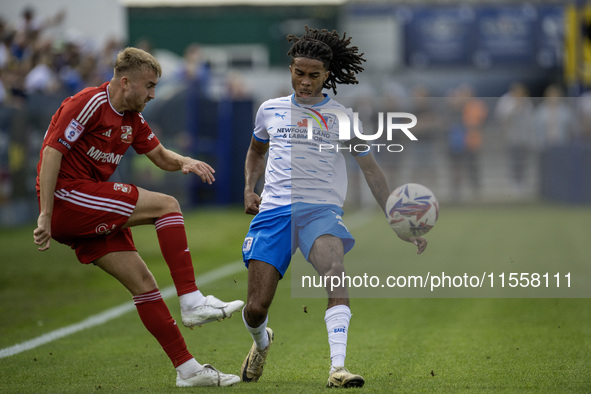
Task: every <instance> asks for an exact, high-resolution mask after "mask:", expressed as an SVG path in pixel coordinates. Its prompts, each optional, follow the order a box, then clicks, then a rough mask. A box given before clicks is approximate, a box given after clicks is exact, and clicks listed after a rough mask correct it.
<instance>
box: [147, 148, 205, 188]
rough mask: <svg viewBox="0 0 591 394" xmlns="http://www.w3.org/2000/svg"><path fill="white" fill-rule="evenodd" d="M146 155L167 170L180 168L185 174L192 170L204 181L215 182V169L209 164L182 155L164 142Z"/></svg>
mask: <svg viewBox="0 0 591 394" xmlns="http://www.w3.org/2000/svg"><path fill="white" fill-rule="evenodd" d="M146 156H148V158H149V159H150V160H151V161H152V162H153V163H154V164H156V166H157V167H159V168H161V169H163V170H165V171H179V170H180V171H182V172H183V174H188V173H190V172H192V173H194V174H197V175H199V177H200V178H201V180H202V181H203V182H207V183H208V184H210V185H211V184H212V183H213V182H215V177H214V176H213V174H214V173H215V170H214V169H213V168H212V167H211V166H210V165H209V164H207V163H205V162H203V161H200V160H195V159H193V158H191V157H188V156H181V155H179V154H178V153H176V152H173V151H171V150H170V149H166V148H165V147H164V146H163V145H162V144H159V145H158V146H157V147H156V148H154V149H152V150H151V151H150V152H148V153H146Z"/></svg>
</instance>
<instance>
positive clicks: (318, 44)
mask: <svg viewBox="0 0 591 394" xmlns="http://www.w3.org/2000/svg"><path fill="white" fill-rule="evenodd" d="M305 28H306V32H305V33H304V35H303V36H301V37H298V36H296V35H294V34H290V35H288V36H287V41H289V42H292V41H293V45H292V46H291V48H290V50H289V51H288V52H287V55H288V56H291V63H292V64H293V61H294V59H295V58H298V57H305V58H308V59H316V60H320V61H321V62H322V63H323V64H324V68H325V69H326V70H328V71H330V74H329V76H328V78H327V79H326V81H325V82H324V86H323V87H324V88H326V89H332V90H333V92H334V93H335V94H336V93H337V84H342V83H343V84H357V83H359V81H357V78H355V74H358V73H360V72H361V71H363V67H361V63H362V62H364V61H365V59H364V58H363V57H362V56H363V53H361V54H359V53H358V50H359V48H357V47H356V46H350V44H351V37H347V33H343V37H341V36H340V35H339V33H337V31H336V30H333V31H328V30H327V29H322V30H320V29H313V28H309V27H308V26H305Z"/></svg>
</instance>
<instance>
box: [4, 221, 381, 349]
mask: <svg viewBox="0 0 591 394" xmlns="http://www.w3.org/2000/svg"><path fill="white" fill-rule="evenodd" d="M372 216H373V215H372V213H371V210H361V211H358V212H356V213H355V214H353V215H352V216H350V217H349V219H350V220H349V222H350V223H351V224H350V225H349V228H358V227H362V226H363V225H365V224H367V223H368V222H369V221H370V220H371V219H372ZM243 268H244V263H243V262H242V261H235V262H233V263H229V264H226V265H224V266H222V267H220V268H217V269H215V270H213V271H210V272H207V273H205V274H203V275H201V276H198V277H197V284H198V286H204V285H207V284H209V283H212V282H215V281H217V280H219V279H222V278H225V277H227V276H230V275H232V274H236V273H238V272H240V270H242V269H243ZM160 292H161V293H162V298H164V299H166V298H170V297H172V296H174V295H176V289H175V288H174V286H169V287H166V288H164V289H162V290H160ZM133 310H135V305H134V304H133V302H132V301H130V302H126V303H124V304H121V305H119V306H116V307H114V308H110V309H107V310H106V311H104V312H101V313H99V314H96V315H92V316H90V317H88V318H86V319H84V320H82V321H81V322H78V323H76V324H71V325H69V326H66V327H62V328H58V329H57V330H54V331H51V332H48V333H47V334H43V335H41V336H38V337H37V338H33V339H30V340H28V341H25V342H21V343H18V344H16V345H13V346H10V347H7V348H4V349H0V358H4V357H10V356H14V355H15V354H19V353H22V352H25V351H27V350H31V349H34V348H36V347H39V346H42V345H45V344H47V343H49V342H53V341H55V340H56V339H60V338H63V337H66V336H68V335H71V334H75V333H77V332H79V331H82V330H86V329H87V328H91V327H95V326H98V325H101V324H104V323H106V322H108V321H110V320H113V319H116V318H118V317H119V316H122V315H124V314H125V313H127V312H130V311H133Z"/></svg>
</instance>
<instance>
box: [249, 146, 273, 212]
mask: <svg viewBox="0 0 591 394" xmlns="http://www.w3.org/2000/svg"><path fill="white" fill-rule="evenodd" d="M267 149H269V144H268V143H265V142H261V141H257V140H256V139H255V138H254V137H252V138H251V140H250V146H249V147H248V151H247V152H246V161H245V162H244V212H245V213H247V214H250V215H256V214H257V213H259V205H260V204H261V198H260V196H259V195H258V194H256V193H255V191H254V188H255V186H256V184H257V181H258V180H259V178H260V177H261V176H262V175H263V173H264V171H265V154H266V153H267Z"/></svg>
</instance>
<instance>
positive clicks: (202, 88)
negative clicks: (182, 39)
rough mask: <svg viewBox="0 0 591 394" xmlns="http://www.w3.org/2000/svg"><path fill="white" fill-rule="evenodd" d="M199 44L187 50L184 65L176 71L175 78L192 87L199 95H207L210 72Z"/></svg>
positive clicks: (190, 46)
mask: <svg viewBox="0 0 591 394" xmlns="http://www.w3.org/2000/svg"><path fill="white" fill-rule="evenodd" d="M201 55H202V54H201V48H200V46H199V44H196V43H193V44H190V45H188V46H187V48H185V53H184V56H183V64H182V65H181V67H180V68H179V69H178V70H177V71H176V73H175V77H176V79H177V80H178V81H182V82H184V83H187V84H189V85H190V87H191V88H192V89H193V90H194V91H196V92H198V93H199V94H207V92H208V91H209V80H210V72H209V66H208V65H207V63H206V62H205V61H204V60H203V57H202V56H201Z"/></svg>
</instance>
